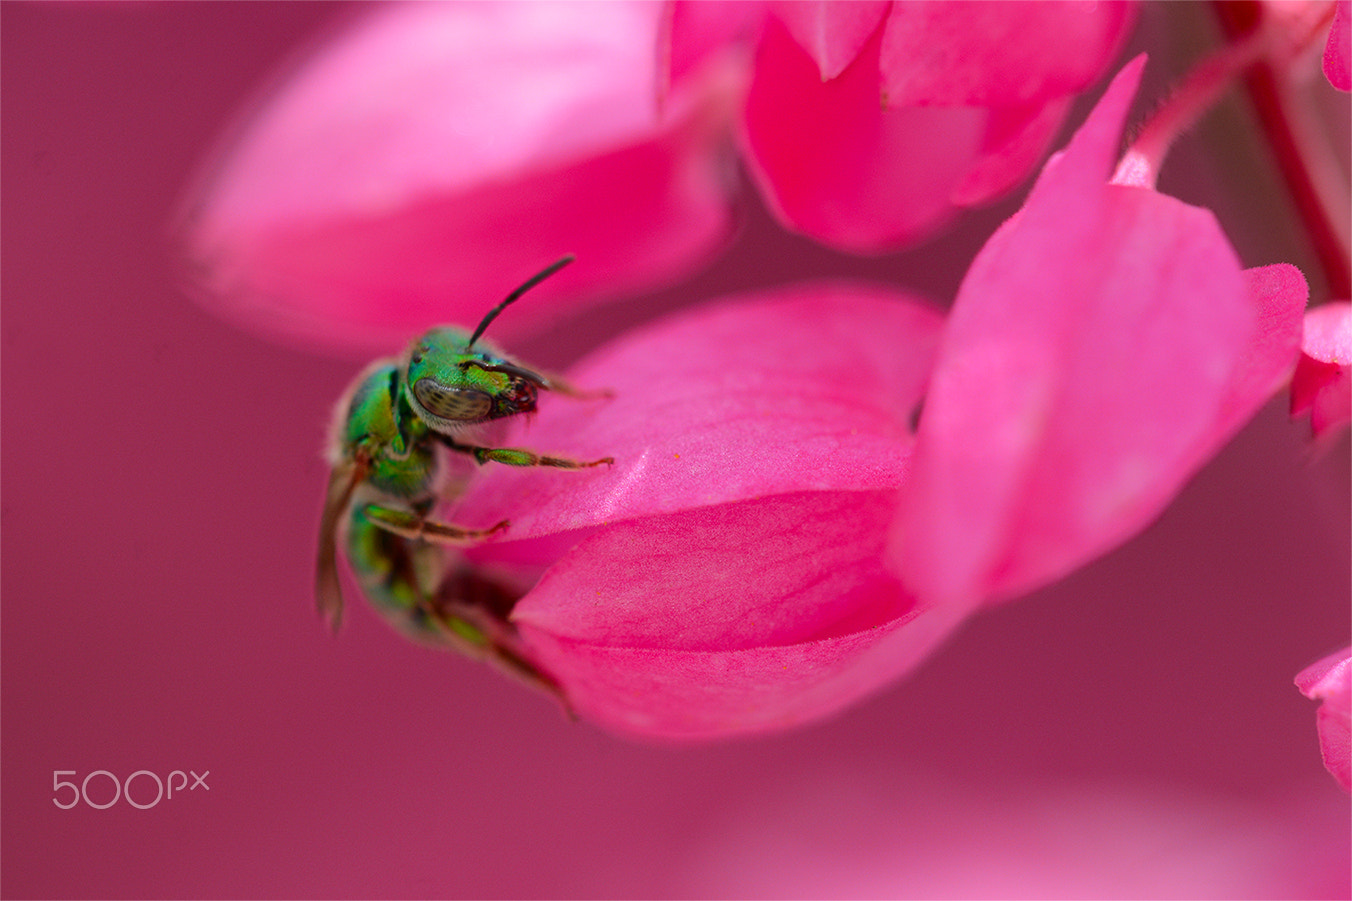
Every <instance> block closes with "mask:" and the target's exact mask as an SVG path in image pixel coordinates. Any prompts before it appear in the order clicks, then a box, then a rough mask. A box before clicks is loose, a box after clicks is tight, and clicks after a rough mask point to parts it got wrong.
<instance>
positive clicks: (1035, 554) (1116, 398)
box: [891, 58, 1306, 603]
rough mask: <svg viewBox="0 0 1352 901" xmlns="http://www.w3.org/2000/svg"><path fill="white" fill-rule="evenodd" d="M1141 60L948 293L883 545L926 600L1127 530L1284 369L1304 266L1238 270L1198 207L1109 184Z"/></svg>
mask: <svg viewBox="0 0 1352 901" xmlns="http://www.w3.org/2000/svg"><path fill="white" fill-rule="evenodd" d="M1143 64H1144V59H1143V58H1138V59H1137V60H1136V61H1134V62H1133V63H1131V64H1129V65H1128V66H1127V67H1126V68H1124V69H1123V71H1122V72H1121V73H1120V74H1119V75H1118V76H1117V78H1116V79H1114V81H1113V83H1112V85H1111V86H1110V87H1109V89H1108V91H1107V92H1106V93H1105V95H1104V97H1103V99H1102V100H1101V101H1100V102H1099V105H1098V106H1097V107H1096V108H1095V110H1094V112H1093V113H1092V114H1091V115H1090V117H1089V119H1088V121H1087V122H1086V123H1085V125H1084V126H1083V127H1082V128H1081V129H1080V131H1079V132H1078V133H1077V134H1076V135H1075V137H1074V138H1073V139H1072V141H1071V143H1070V146H1069V147H1068V149H1067V150H1066V151H1065V152H1064V154H1062V155H1060V156H1059V157H1057V158H1055V159H1054V160H1053V161H1052V162H1051V163H1049V165H1048V166H1047V168H1046V169H1045V170H1044V172H1043V175H1042V176H1041V177H1040V179H1039V180H1038V183H1037V185H1036V186H1035V187H1034V189H1033V193H1032V194H1031V195H1030V197H1029V199H1028V202H1027V204H1026V205H1025V206H1024V208H1023V209H1022V210H1020V211H1019V212H1018V214H1016V215H1015V217H1014V218H1012V219H1011V220H1010V221H1009V222H1007V223H1005V225H1004V226H1002V227H1001V229H1000V230H999V231H998V232H997V233H996V234H995V235H994V236H993V237H992V238H991V240H990V241H989V242H987V244H986V247H985V248H984V249H983V250H982V251H981V252H980V254H978V256H977V258H976V260H975V262H974V263H973V265H972V267H971V268H970V270H969V271H968V273H967V277H966V279H965V280H964V281H963V284H962V287H961V288H960V289H959V292H958V297H957V300H956V302H955V303H954V306H953V311H952V314H951V315H950V317H949V322H948V325H947V328H946V331H945V336H944V342H943V345H942V347H941V349H940V354H939V360H938V362H937V364H936V367H935V373H934V377H933V380H932V383H931V387H930V392H929V394H928V396H927V398H926V401H925V407H924V412H923V414H922V416H921V421H920V428H919V432H918V435H917V443H916V453H915V458H914V461H913V474H912V477H911V479H910V481H909V482H908V484H907V486H906V489H905V490H904V492H903V495H902V505H901V509H900V512H899V516H898V521H897V524H896V527H895V528H894V531H893V535H892V540H891V553H892V555H893V560H894V562H895V565H896V567H897V570H896V571H897V572H898V574H899V575H900V576H901V579H902V582H903V583H904V584H905V585H906V586H907V587H908V588H910V589H911V590H912V591H914V592H915V593H916V594H917V596H918V597H920V598H922V599H925V600H928V601H930V602H934V603H971V602H975V601H979V600H982V599H986V600H994V599H1002V598H1008V597H1012V596H1014V595H1018V594H1021V593H1024V592H1027V591H1030V590H1032V589H1034V588H1036V587H1038V586H1040V585H1043V584H1045V583H1047V582H1050V581H1053V580H1055V579H1057V578H1060V577H1061V576H1064V575H1065V574H1066V573H1068V572H1070V571H1071V570H1073V569H1075V568H1076V567H1078V566H1081V565H1083V564H1084V563H1086V562H1088V561H1089V560H1091V559H1093V558H1094V557H1096V556H1098V555H1099V554H1102V553H1103V552H1105V551H1107V550H1108V549H1110V548H1112V547H1114V546H1115V545H1117V544H1119V543H1121V542H1122V541H1125V540H1126V539H1127V538H1128V537H1130V536H1131V535H1133V534H1135V533H1136V532H1138V531H1140V530H1141V529H1142V528H1144V527H1145V526H1146V525H1147V524H1148V523H1149V522H1151V521H1152V520H1153V519H1154V518H1155V516H1157V515H1158V514H1159V512H1160V511H1161V510H1162V509H1163V508H1164V507H1165V506H1166V505H1167V504H1168V503H1169V502H1170V500H1172V498H1173V496H1174V494H1175V493H1176V492H1177V491H1178V490H1179V488H1180V487H1182V485H1183V483H1184V482H1185V481H1186V480H1187V479H1188V478H1189V477H1190V476H1191V475H1192V474H1193V473H1194V472H1196V470H1197V469H1199V468H1200V467H1201V466H1202V465H1203V464H1204V463H1205V462H1206V461H1207V460H1208V459H1209V458H1210V457H1211V456H1212V455H1213V454H1214V453H1215V452H1216V451H1217V450H1218V449H1219V448H1220V447H1221V445H1222V444H1223V443H1224V442H1225V441H1226V440H1228V439H1229V438H1230V437H1231V435H1232V434H1233V433H1234V432H1235V431H1236V430H1237V429H1238V428H1239V426H1240V425H1241V424H1242V423H1243V422H1244V421H1245V420H1246V419H1247V418H1248V417H1249V416H1251V415H1252V413H1253V412H1254V411H1255V410H1256V409H1257V408H1258V407H1259V406H1260V405H1261V404H1262V403H1263V402H1264V401H1265V400H1266V399H1267V397H1268V396H1270V393H1271V391H1272V390H1273V389H1274V388H1275V387H1276V385H1277V384H1278V383H1279V381H1280V379H1281V378H1282V377H1283V375H1284V374H1285V373H1286V372H1288V371H1289V368H1290V366H1291V365H1292V362H1293V360H1294V356H1295V347H1296V341H1297V340H1298V338H1297V335H1298V332H1297V328H1298V325H1297V323H1298V321H1299V315H1300V311H1301V310H1302V309H1303V307H1304V303H1305V292H1306V288H1305V284H1304V280H1303V279H1302V278H1301V277H1300V274H1299V272H1297V271H1296V270H1294V269H1293V268H1291V267H1268V268H1267V269H1264V270H1257V271H1256V272H1254V273H1250V274H1245V273H1242V272H1241V271H1240V268H1239V261H1238V259H1237V258H1236V256H1235V253H1234V251H1233V249H1231V247H1230V245H1229V242H1228V241H1227V240H1226V238H1225V235H1224V234H1223V233H1222V232H1221V230H1220V228H1219V227H1218V225H1217V224H1216V221H1215V219H1214V217H1213V216H1212V215H1211V214H1210V213H1209V212H1208V211H1206V210H1201V209H1197V208H1194V207H1190V206H1187V205H1186V204H1183V203H1181V202H1179V201H1177V200H1175V199H1173V198H1170V197H1166V196H1164V195H1161V194H1157V193H1155V192H1153V191H1150V190H1146V189H1143V188H1137V187H1127V186H1121V185H1111V184H1107V183H1106V180H1107V178H1108V175H1109V173H1110V171H1111V170H1112V167H1113V163H1114V157H1115V154H1116V151H1117V142H1118V136H1119V135H1120V133H1121V130H1122V125H1123V121H1124V119H1125V116H1126V112H1127V109H1128V107H1129V105H1130V103H1131V99H1132V96H1133V94H1134V92H1135V89H1136V85H1137V83H1138V81H1139V78H1140V73H1141V69H1142V66H1143ZM1260 325H1261V329H1260Z"/></svg>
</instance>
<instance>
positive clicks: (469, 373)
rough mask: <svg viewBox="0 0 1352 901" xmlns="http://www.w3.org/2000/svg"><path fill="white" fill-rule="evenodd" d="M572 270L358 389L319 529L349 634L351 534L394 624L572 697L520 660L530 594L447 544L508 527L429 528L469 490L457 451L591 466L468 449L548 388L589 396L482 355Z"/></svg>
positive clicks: (343, 425)
mask: <svg viewBox="0 0 1352 901" xmlns="http://www.w3.org/2000/svg"><path fill="white" fill-rule="evenodd" d="M572 261H573V257H572V256H566V257H564V258H562V259H560V260H558V261H557V262H555V263H554V264H553V265H551V266H549V267H548V268H546V269H545V270H544V271H542V272H540V273H539V274H538V275H536V276H535V277H533V278H531V279H530V280H528V281H527V282H526V283H525V284H523V285H522V286H521V287H519V288H517V289H516V290H515V291H513V292H512V293H511V294H509V295H508V296H507V298H506V299H505V300H504V301H502V303H500V304H498V305H497V306H496V307H494V308H493V309H492V310H490V311H489V312H488V314H487V315H486V316H484V318H483V320H482V321H481V322H480V323H479V325H478V327H477V328H476V329H475V330H474V332H473V333H471V334H466V333H465V332H464V331H463V330H461V329H457V328H453V327H448V326H441V327H438V328H434V329H431V330H430V331H428V332H427V333H425V334H424V335H423V336H422V337H420V338H419V339H418V340H416V341H415V342H413V344H412V346H411V347H410V348H409V350H408V351H407V353H406V354H405V355H404V357H403V358H401V359H393V358H389V359H382V360H377V361H376V362H374V363H372V364H371V365H370V366H368V367H367V368H366V369H365V370H364V371H363V372H362V373H361V374H360V375H359V376H358V377H357V379H356V380H355V381H354V382H353V383H352V385H351V387H350V388H349V389H348V391H347V392H346V393H345V395H344V397H343V400H342V401H340V402H339V405H338V408H337V410H335V412H334V419H333V427H332V433H331V436H330V440H329V450H328V459H329V463H330V465H331V467H332V471H331V473H330V476H329V487H328V494H327V496H326V498H325V501H324V513H323V517H322V519H321V521H320V526H319V559H318V565H317V571H316V578H315V595H316V598H317V600H318V606H319V611H320V614H321V615H322V616H323V617H324V618H325V619H326V620H328V622H329V624H330V625H331V626H332V627H333V629H334V630H335V631H336V630H337V628H338V626H339V624H340V621H341V618H342V610H343V598H342V593H341V591H340V588H339V584H338V567H337V544H338V536H339V533H340V532H341V533H342V534H343V538H344V541H345V544H346V551H347V553H346V556H347V559H348V564H349V565H350V566H351V568H352V570H353V573H354V574H355V575H356V577H357V580H358V582H359V583H360V584H361V587H362V590H363V592H364V593H365V594H366V596H367V598H368V599H369V600H370V601H371V602H372V604H373V605H374V606H375V607H376V609H377V610H379V611H380V612H381V613H382V614H383V615H384V616H385V618H386V619H387V620H389V621H390V622H391V623H392V624H393V625H394V626H395V627H396V628H398V629H399V630H400V631H402V632H404V633H405V634H406V635H408V636H410V637H412V638H414V639H417V640H419V641H422V642H425V643H429V644H433V645H438V646H443V647H451V648H455V649H457V650H460V651H462V652H465V653H468V654H470V655H471V656H475V657H480V658H483V659H486V660H489V661H491V662H494V663H496V664H498V665H500V666H502V667H503V668H504V669H506V670H507V671H508V672H511V673H513V674H515V675H517V676H520V677H523V678H525V679H526V680H527V681H529V682H532V683H534V684H535V685H537V686H539V687H543V688H545V689H546V690H548V691H551V692H553V693H555V694H560V695H561V693H560V692H559V690H558V686H557V684H556V683H555V682H554V680H553V679H552V678H550V677H549V676H548V674H546V673H544V672H543V671H541V670H540V669H539V668H538V667H536V666H535V665H534V664H533V663H532V662H531V661H530V659H529V657H528V655H527V654H526V653H525V652H524V651H523V650H522V649H521V647H520V641H519V639H518V637H517V633H516V629H515V627H514V626H512V624H511V623H510V622H509V621H508V615H509V614H510V613H511V608H512V606H513V605H514V604H515V603H516V600H517V599H518V597H519V593H517V592H513V591H512V590H510V589H509V588H506V587H504V586H502V585H499V584H498V583H496V582H494V581H492V580H491V579H489V578H487V577H485V576H483V575H481V574H479V573H477V572H476V571H475V570H474V569H473V568H472V567H470V566H468V565H467V564H465V563H463V562H459V563H457V562H455V561H453V560H450V559H448V556H450V555H447V554H446V552H445V551H444V550H443V548H442V546H446V545H450V546H466V545H471V544H475V543H477V542H479V541H482V540H484V539H485V538H487V537H488V536H489V535H492V534H494V533H496V532H500V531H502V530H503V529H506V528H507V526H508V522H507V520H503V521H502V522H499V523H497V524H496V525H494V526H492V527H490V528H487V529H469V528H464V527H462V526H457V525H452V524H449V523H443V522H438V521H436V520H433V519H430V518H429V516H430V514H431V513H432V510H433V508H434V507H435V506H436V504H437V502H438V501H440V500H447V499H449V498H452V497H454V495H455V494H456V492H457V491H458V490H459V488H458V486H455V485H453V484H451V483H450V482H449V481H448V479H447V477H446V470H447V466H446V464H447V463H448V462H449V461H448V460H447V459H445V458H446V456H447V451H451V452H455V453H459V454H465V455H468V456H471V457H473V458H474V460H475V461H477V462H478V463H480V464H483V463H487V462H489V461H494V462H498V463H504V464H507V465H509V466H552V467H556V468H559V469H584V468H587V467H592V466H600V465H601V464H610V463H613V462H614V459H613V458H611V457H604V458H602V459H600V460H592V461H589V462H579V461H576V460H569V459H565V458H562V457H549V456H543V455H540V454H537V453H535V452H534V451H530V450H526V449H524V448H508V447H482V446H479V445H477V444H470V443H467V442H465V441H462V440H460V438H461V436H463V435H464V434H465V433H466V432H467V431H468V430H470V428H471V427H473V426H475V425H478V424H481V423H486V422H490V421H493V420H497V419H503V418H506V417H509V416H516V415H518V414H522V413H527V414H528V413H533V412H534V411H535V407H536V399H537V396H538V393H539V392H540V391H541V390H545V391H556V392H559V393H561V394H566V395H569V396H572V397H579V398H587V397H598V396H605V392H583V391H579V390H577V389H576V388H573V387H572V386H570V385H568V384H567V383H566V382H563V381H561V380H560V379H557V378H555V377H552V376H547V375H544V374H542V373H540V372H537V371H535V370H532V369H528V368H526V367H525V366H522V365H520V364H519V363H516V362H514V361H512V360H511V359H509V358H507V357H505V356H503V355H502V354H501V352H499V351H497V350H496V349H495V348H492V347H491V345H488V344H487V343H484V344H479V345H478V347H477V348H476V346H475V345H476V344H478V342H479V337H480V336H481V335H482V334H483V332H484V329H486V328H487V327H488V325H489V323H491V322H492V321H493V320H494V319H495V318H497V316H498V314H499V313H501V312H502V311H503V310H504V309H506V308H507V307H508V306H509V305H511V304H512V303H514V302H515V301H516V300H517V299H518V298H519V297H521V295H522V294H524V293H525V292H526V291H528V290H530V289H531V288H532V287H534V286H535V285H537V284H539V283H540V282H541V281H543V280H544V279H546V278H548V277H549V276H550V275H553V274H554V273H555V272H557V271H558V270H559V269H561V268H563V267H564V266H566V265H568V264H569V263H571V262H572Z"/></svg>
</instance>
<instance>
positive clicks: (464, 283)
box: [188, 3, 729, 348]
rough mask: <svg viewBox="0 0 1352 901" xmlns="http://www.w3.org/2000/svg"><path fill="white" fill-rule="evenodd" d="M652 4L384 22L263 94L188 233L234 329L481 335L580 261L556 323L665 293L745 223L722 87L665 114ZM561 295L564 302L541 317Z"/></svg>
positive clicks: (491, 8) (705, 86) (381, 10)
mask: <svg viewBox="0 0 1352 901" xmlns="http://www.w3.org/2000/svg"><path fill="white" fill-rule="evenodd" d="M660 14H661V8H660V7H659V6H657V5H655V4H648V3H606V4H597V5H594V4H581V5H577V4H564V3H509V4H441V3H435V4H410V5H397V6H379V7H376V8H375V9H374V10H373V12H372V13H371V14H369V15H367V16H366V17H364V18H362V19H361V20H359V22H358V23H357V27H355V28H353V29H352V30H350V31H349V32H347V33H345V34H344V35H342V36H340V38H339V39H338V40H336V41H335V42H333V43H332V44H330V45H328V46H327V47H326V48H325V49H324V50H323V51H322V52H321V53H320V54H318V55H317V56H315V57H314V58H313V59H311V60H310V61H309V62H308V63H307V64H306V65H305V66H304V67H302V68H301V69H300V70H299V71H298V72H297V73H296V74H295V75H294V76H293V77H292V78H291V79H289V80H288V81H287V82H286V83H284V85H283V87H282V89H281V90H280V91H279V92H277V93H276V94H275V95H273V96H270V97H268V98H267V102H266V103H265V104H264V105H263V106H262V107H261V108H260V109H259V111H258V112H257V114H256V115H255V116H254V117H253V119H252V121H251V122H250V123H249V124H248V127H247V128H246V129H245V130H244V131H243V137H242V139H241V140H240V141H239V142H238V143H236V144H235V145H234V146H233V147H232V148H231V151H230V154H229V155H228V156H227V157H225V159H224V163H223V165H222V167H221V168H220V171H219V173H218V174H217V176H216V178H215V179H214V180H213V181H212V183H211V184H210V186H209V188H208V190H207V191H206V192H205V193H204V194H203V195H202V198H201V199H200V201H199V203H198V205H197V207H196V208H195V209H194V211H193V214H192V217H191V219H190V220H189V223H188V240H189V244H190V252H191V254H192V255H193V257H194V259H195V261H196V262H197V264H198V266H199V268H201V270H202V276H203V279H204V281H205V282H206V283H207V285H208V287H209V288H210V289H211V290H212V291H213V292H214V293H215V294H216V295H217V297H218V298H219V299H217V300H215V301H214V302H216V303H219V304H221V305H222V306H224V307H225V308H226V310H227V312H228V313H230V314H231V315H233V316H235V317H236V318H241V319H244V320H246V321H248V322H250V323H252V324H255V325H258V326H261V327H263V328H266V329H269V330H272V331H280V332H282V333H286V334H291V335H299V336H303V337H306V338H309V339H318V340H324V341H330V342H343V343H347V344H350V345H354V346H362V347H368V348H373V347H375V346H381V347H382V348H384V347H388V346H390V345H391V344H398V343H399V342H401V341H403V340H405V339H406V337H407V335H408V334H409V333H411V332H414V331H416V330H418V329H419V328H422V327H424V326H426V325H427V324H429V323H432V322H442V321H463V322H469V321H474V320H476V319H477V318H478V317H479V316H480V315H481V314H482V312H483V311H484V309H485V307H486V305H488V304H491V303H493V302H495V301H496V300H498V299H500V298H501V297H502V296H503V295H504V293H505V291H506V290H509V289H510V288H511V287H513V286H514V285H515V284H516V283H518V282H519V280H521V279H522V278H524V277H526V276H528V275H530V274H531V273H532V272H534V271H537V270H538V269H539V268H540V267H541V266H542V265H543V264H544V263H547V262H549V261H550V260H553V259H556V258H558V257H559V256H560V255H562V254H563V253H565V252H570V251H571V252H573V253H576V254H577V255H578V257H579V259H580V261H581V262H580V263H579V264H578V265H575V266H573V267H571V268H570V269H569V270H566V271H565V272H562V273H560V274H559V276H558V277H557V278H556V279H554V280H552V281H551V282H550V283H549V284H548V285H545V286H541V289H540V290H539V292H538V293H537V295H534V296H533V299H534V300H535V301H536V305H535V309H536V310H537V315H536V316H533V317H516V318H513V319H504V320H503V322H502V325H501V330H500V331H499V334H510V333H511V332H512V331H513V330H514V329H518V330H519V329H522V328H525V327H526V326H527V325H529V326H530V327H534V328H539V327H541V326H542V325H543V324H544V323H546V322H547V321H548V320H549V319H550V318H551V317H552V316H553V315H557V314H558V313H559V311H560V309H561V308H562V307H563V306H564V305H565V301H567V302H568V303H578V302H581V300H580V298H583V297H585V296H592V297H594V296H596V295H597V294H600V293H608V292H623V291H628V290H633V289H635V288H638V287H640V286H649V285H653V284H657V283H660V282H662V281H664V280H666V279H668V278H670V277H672V276H673V275H675V274H676V273H677V272H681V271H683V270H685V269H687V268H689V267H690V266H692V265H694V264H695V263H696V262H697V261H698V260H700V259H702V258H703V257H704V256H705V255H706V254H708V253H709V252H710V251H711V250H712V249H713V248H714V246H715V245H717V244H718V243H719V242H720V241H721V240H722V239H723V238H724V236H725V235H726V233H727V231H728V227H729V218H728V211H727V208H726V188H725V182H726V179H725V178H724V175H723V173H722V172H721V171H720V167H719V165H718V163H717V160H716V158H715V154H713V152H712V150H713V148H714V145H715V144H716V142H717V141H718V140H719V136H720V134H721V133H722V130H723V128H724V127H725V125H726V120H725V117H726V115H727V114H728V112H729V106H728V100H727V99H726V98H725V97H724V96H723V94H724V89H725V87H726V85H722V84H711V83H700V84H699V85H698V86H697V87H696V86H694V85H695V84H696V82H695V81H691V82H690V84H691V85H692V87H691V88H690V90H687V91H685V92H683V93H682V94H680V95H679V96H675V97H672V98H670V99H669V101H668V102H667V103H666V105H665V106H664V107H663V109H662V110H661V111H659V110H658V108H657V99H656V87H657V62H656V55H655V52H654V48H655V42H656V40H657V33H658V26H659V19H660ZM545 299H549V300H550V301H552V302H547V303H543V304H542V303H540V301H541V300H545Z"/></svg>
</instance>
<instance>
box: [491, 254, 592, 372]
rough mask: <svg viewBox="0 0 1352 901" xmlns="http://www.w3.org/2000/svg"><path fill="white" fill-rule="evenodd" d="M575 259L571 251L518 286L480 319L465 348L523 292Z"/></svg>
mask: <svg viewBox="0 0 1352 901" xmlns="http://www.w3.org/2000/svg"><path fill="white" fill-rule="evenodd" d="M575 259H577V257H575V256H573V255H572V254H571V253H570V254H568V255H566V256H564V257H560V258H559V259H557V260H555V261H554V262H553V263H551V264H549V265H548V266H547V267H545V268H544V269H543V270H542V271H540V272H537V273H536V274H535V275H533V276H531V277H530V278H529V279H527V280H526V283H525V284H523V285H522V286H521V287H519V288H517V289H516V290H515V291H513V292H512V293H511V294H508V295H507V299H506V300H504V301H503V302H502V303H500V304H498V305H497V306H496V307H494V308H493V309H491V310H489V311H488V314H487V315H485V316H484V318H483V319H482V320H480V321H479V327H478V328H476V329H475V330H474V334H472V335H470V336H469V343H468V344H466V345H465V350H469V349H470V348H471V347H473V346H474V342H475V341H478V340H479V336H480V335H482V334H483V333H484V329H486V328H488V324H489V323H490V322H492V321H493V320H494V319H497V318H498V314H499V313H501V312H502V311H503V310H505V309H507V308H508V307H509V306H511V305H512V304H514V303H516V301H517V300H518V299H519V298H520V297H521V295H522V294H525V293H526V292H527V291H529V290H530V289H531V288H534V287H535V286H536V285H538V284H540V282H542V281H544V280H545V279H547V278H549V277H550V276H551V275H553V274H554V273H555V272H558V271H559V270H560V269H562V268H563V267H564V266H567V265H568V264H569V263H571V262H573V260H575Z"/></svg>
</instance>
